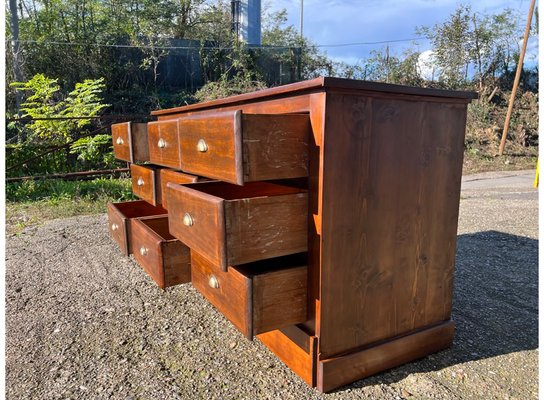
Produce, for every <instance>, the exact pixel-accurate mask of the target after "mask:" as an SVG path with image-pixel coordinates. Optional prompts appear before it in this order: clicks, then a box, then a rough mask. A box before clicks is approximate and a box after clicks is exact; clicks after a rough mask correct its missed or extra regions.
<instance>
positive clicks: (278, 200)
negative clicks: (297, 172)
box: [224, 190, 308, 265]
mask: <svg viewBox="0 0 544 400" xmlns="http://www.w3.org/2000/svg"><path fill="white" fill-rule="evenodd" d="M262 196H263V197H252V198H244V199H235V200H226V201H225V203H224V207H225V228H226V255H227V259H226V262H227V264H228V265H238V264H245V263H248V262H252V261H258V260H263V259H266V258H273V257H279V256H283V255H287V254H294V253H299V252H302V251H306V250H307V249H308V230H307V229H308V219H307V218H308V216H307V213H308V194H307V193H306V192H305V191H303V192H302V190H301V192H299V193H290V194H286V195H274V196H266V197H264V196H265V194H264V193H263V195H262Z"/></svg>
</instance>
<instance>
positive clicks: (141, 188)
mask: <svg viewBox="0 0 544 400" xmlns="http://www.w3.org/2000/svg"><path fill="white" fill-rule="evenodd" d="M159 173H160V172H159V169H157V168H152V167H145V166H143V165H136V164H131V166H130V174H131V177H132V192H133V193H134V194H135V195H136V196H138V197H139V198H140V199H142V200H145V201H147V202H148V203H150V204H153V205H154V206H156V205H158V204H160V202H159V201H157V200H158V198H157V190H156V188H157V176H158V175H159Z"/></svg>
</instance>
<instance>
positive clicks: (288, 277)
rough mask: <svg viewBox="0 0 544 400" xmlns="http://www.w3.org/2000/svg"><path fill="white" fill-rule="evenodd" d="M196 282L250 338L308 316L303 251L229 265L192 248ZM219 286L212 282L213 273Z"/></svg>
mask: <svg viewBox="0 0 544 400" xmlns="http://www.w3.org/2000/svg"><path fill="white" fill-rule="evenodd" d="M191 257H192V265H193V267H192V268H193V285H194V286H195V287H196V288H197V289H198V290H199V291H200V292H201V293H202V294H203V295H204V297H206V298H207V299H208V300H209V301H210V303H212V304H213V305H214V306H215V307H216V308H217V309H218V310H219V311H221V312H222V313H223V315H225V316H226V317H227V318H228V319H229V320H230V321H231V322H232V323H233V324H234V325H235V326H236V327H237V328H238V329H239V330H240V331H241V332H242V333H243V334H244V335H245V336H246V337H247V338H248V339H250V340H251V339H252V338H253V336H254V335H257V334H260V333H263V332H267V331H271V330H275V329H278V328H281V327H283V326H286V325H291V324H295V323H300V322H303V321H305V320H306V315H307V310H306V296H307V292H306V282H307V266H306V265H301V264H304V262H305V259H306V258H305V256H303V255H302V254H298V255H293V256H287V257H280V258H276V259H273V260H266V261H260V262H255V263H250V264H245V265H243V266H238V267H237V266H229V268H228V272H225V271H223V270H221V269H220V268H219V267H218V266H216V265H214V264H213V263H211V262H209V261H208V260H206V259H205V258H204V257H203V256H202V255H199V254H198V253H196V252H195V251H191ZM212 275H213V276H214V277H215V278H216V279H217V282H218V287H217V288H213V287H211V286H210V285H209V280H210V277H211V276H212Z"/></svg>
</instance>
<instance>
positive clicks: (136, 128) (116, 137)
mask: <svg viewBox="0 0 544 400" xmlns="http://www.w3.org/2000/svg"><path fill="white" fill-rule="evenodd" d="M111 135H112V141H113V154H114V156H115V158H117V159H119V160H124V161H128V162H131V163H133V162H139V161H142V162H143V161H149V149H148V145H147V124H144V123H136V122H122V123H118V124H112V126H111Z"/></svg>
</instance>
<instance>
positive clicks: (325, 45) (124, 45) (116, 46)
mask: <svg viewBox="0 0 544 400" xmlns="http://www.w3.org/2000/svg"><path fill="white" fill-rule="evenodd" d="M423 39H426V38H425V37H415V38H410V39H392V40H379V41H375V42H353V43H333V44H316V45H315V47H347V46H368V45H375V44H386V43H399V42H412V41H415V40H423ZM8 42H13V41H12V40H9V39H6V43H8ZM18 42H19V43H33V44H43V45H55V46H94V47H112V48H148V49H157V50H192V49H195V48H199V49H206V50H233V49H234V47H221V46H153V45H130V44H107V43H77V42H56V41H47V40H41V41H40V40H18ZM249 47H252V48H255V47H253V46H249ZM293 47H297V46H262V47H257V48H263V49H290V48H293Z"/></svg>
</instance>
